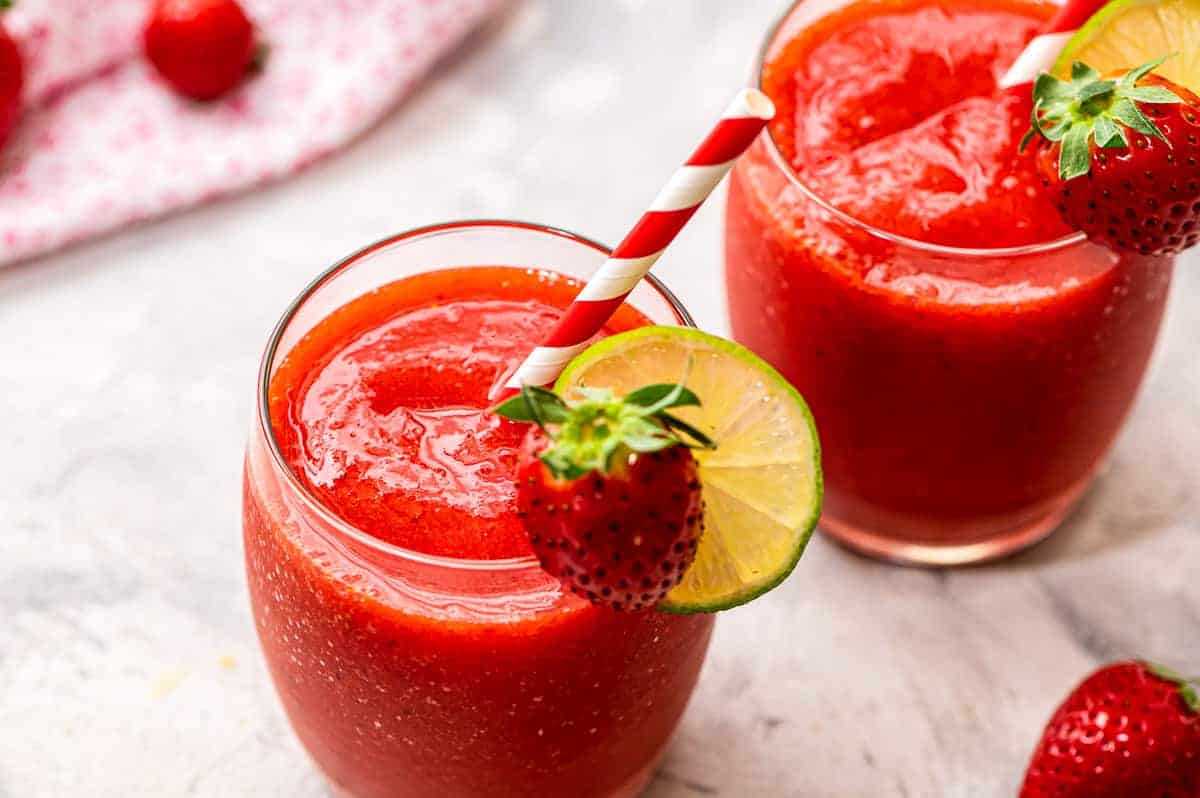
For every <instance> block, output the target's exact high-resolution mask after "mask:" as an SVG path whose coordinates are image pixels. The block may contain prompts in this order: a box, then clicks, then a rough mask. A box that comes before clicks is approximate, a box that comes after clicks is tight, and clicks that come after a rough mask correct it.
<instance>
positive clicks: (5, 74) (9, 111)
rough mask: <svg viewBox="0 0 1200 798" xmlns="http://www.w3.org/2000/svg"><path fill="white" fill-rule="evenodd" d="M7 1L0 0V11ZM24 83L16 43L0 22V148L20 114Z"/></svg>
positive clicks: (22, 69) (22, 68)
mask: <svg viewBox="0 0 1200 798" xmlns="http://www.w3.org/2000/svg"><path fill="white" fill-rule="evenodd" d="M9 5H10V3H9V2H8V0H0V9H5V8H8V7H9ZM24 83H25V68H24V66H23V65H22V63H21V53H20V51H19V50H18V49H17V43H16V42H14V41H13V39H12V36H10V35H9V34H8V30H6V29H5V27H4V23H3V21H0V147H3V146H4V142H6V141H7V140H8V137H9V134H11V133H12V130H13V128H14V127H16V124H17V117H18V116H20V113H21V89H22V87H23V86H24Z"/></svg>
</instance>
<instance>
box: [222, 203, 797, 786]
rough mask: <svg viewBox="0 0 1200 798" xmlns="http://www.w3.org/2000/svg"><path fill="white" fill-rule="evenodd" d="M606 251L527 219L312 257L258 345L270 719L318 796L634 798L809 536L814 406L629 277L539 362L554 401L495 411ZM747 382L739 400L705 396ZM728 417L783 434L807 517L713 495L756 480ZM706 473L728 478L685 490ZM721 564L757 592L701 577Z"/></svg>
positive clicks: (259, 553) (254, 554)
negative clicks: (627, 288)
mask: <svg viewBox="0 0 1200 798" xmlns="http://www.w3.org/2000/svg"><path fill="white" fill-rule="evenodd" d="M605 254H606V250H604V249H603V248H602V247H600V246H598V245H596V244H594V243H591V242H589V241H587V240H585V239H582V238H579V237H577V236H574V235H571V234H568V233H564V232H561V231H557V230H553V229H549V228H544V227H538V226H533V225H527V224H521V223H513V222H461V223H450V224H444V225H440V226H436V227H431V228H426V229H422V230H417V231H414V232H410V233H407V234H404V235H400V236H397V237H395V238H392V239H389V240H386V241H383V242H381V243H379V244H376V245H374V246H371V247H369V248H367V249H365V250H363V251H361V252H359V253H357V254H355V255H353V256H351V257H350V258H348V259H346V260H345V261H343V262H341V263H339V264H337V265H336V266H335V267H333V268H332V269H331V270H330V271H328V272H326V273H325V274H324V275H322V276H321V277H320V278H319V279H318V280H317V281H316V282H314V283H313V284H312V285H311V286H310V287H309V288H308V289H307V290H306V291H305V292H304V293H303V294H302V295H301V296H300V298H299V299H297V300H296V302H295V303H294V304H293V305H292V306H291V308H289V309H288V311H287V312H286V314H285V315H284V317H283V319H282V321H281V322H280V323H279V325H278V327H277V328H276V330H275V332H274V334H273V335H272V337H271V340H270V343H269V345H268V348H267V351H266V355H265V357H264V361H263V366H262V372H261V375H260V381H261V382H260V386H259V391H260V397H259V405H258V416H257V421H256V424H255V425H254V429H253V431H252V434H251V438H250V443H249V447H248V452H247V457H246V468H245V488H244V536H245V554H246V569H247V574H248V578H249V584H250V595H251V601H252V607H253V613H254V619H255V624H256V627H257V631H258V634H259V638H260V641H261V644H262V648H263V652H264V654H265V656H266V661H267V664H268V667H269V669H270V673H271V676H272V678H273V680H274V682H275V686H276V689H277V691H278V693H279V696H280V699H281V701H282V704H283V707H284V709H285V711H286V713H287V715H288V717H289V719H290V720H291V723H292V725H293V727H294V729H295V731H296V734H297V735H298V737H299V738H300V740H301V742H302V743H303V744H304V746H305V748H306V749H307V750H308V752H309V754H310V755H311V756H312V758H313V760H314V761H315V762H316V763H317V765H318V766H319V767H320V768H321V770H322V771H323V772H324V773H325V775H326V776H327V777H328V779H329V780H330V782H331V783H332V784H333V785H334V787H335V790H336V791H337V792H338V794H340V795H345V796H352V797H353V798H493V797H494V798H501V797H504V798H510V797H511V798H534V796H537V797H539V798H540V797H542V796H560V795H561V796H567V795H570V796H578V797H579V798H609V797H610V796H633V795H635V794H637V793H638V792H639V791H640V790H641V788H642V787H643V786H644V785H645V784H646V782H647V781H648V780H649V778H650V777H651V775H652V771H653V768H654V766H655V764H656V762H657V761H658V759H659V757H660V755H661V754H662V753H663V750H664V747H665V746H666V744H667V741H668V739H669V738H670V736H671V733H672V732H673V730H674V729H675V727H676V725H677V723H678V722H679V720H680V717H681V715H682V713H683V711H684V707H685V706H686V704H687V702H688V699H689V697H690V695H691V693H692V690H693V688H694V686H695V684H696V679H697V677H698V675H699V673H700V668H701V665H702V664H703V662H704V657H705V652H706V650H707V648H708V644H709V637H710V634H711V632H712V627H713V616H712V615H711V614H709V611H710V610H715V609H721V608H723V607H724V606H732V605H734V604H736V603H740V602H742V601H745V600H748V599H749V598H753V597H754V595H757V594H758V593H761V592H764V591H765V590H766V589H769V588H770V587H772V586H773V585H774V584H775V583H777V582H778V581H780V580H781V579H782V578H783V576H785V575H786V573H787V572H788V571H790V569H791V567H792V566H793V565H794V564H795V560H796V558H798V557H799V554H800V551H801V550H802V549H803V544H804V542H805V541H806V540H807V537H808V534H809V532H810V531H811V528H812V526H813V525H814V524H815V520H816V514H817V512H818V507H819V499H820V495H819V471H818V469H819V465H818V461H817V455H816V451H815V447H816V439H815V435H813V434H812V428H811V416H810V415H809V414H808V412H807V409H806V408H804V407H803V402H802V401H800V400H799V397H798V396H796V395H795V392H794V391H793V390H792V389H791V388H790V387H786V388H785V387H784V385H785V384H783V383H782V380H781V379H780V378H778V375H775V374H774V373H773V372H769V371H768V372H760V371H756V370H755V369H758V368H759V367H760V366H761V368H763V369H766V368H768V367H766V366H765V364H762V363H761V361H757V359H755V358H753V356H751V355H749V354H748V353H740V348H737V347H736V346H735V345H733V344H730V343H728V342H721V341H719V340H718V339H712V338H711V336H706V335H705V334H703V333H700V332H699V331H696V330H686V329H683V328H686V327H689V326H690V325H691V320H690V318H689V317H688V314H687V312H686V311H685V310H684V309H683V307H681V306H680V304H679V302H678V301H677V300H676V299H675V298H674V297H673V296H672V295H671V294H670V292H669V291H667V289H666V288H664V287H663V286H662V285H661V284H660V283H658V282H656V281H654V280H653V279H649V280H646V281H643V282H642V283H640V284H639V286H638V287H637V288H636V289H635V290H634V292H633V293H632V295H631V296H630V297H629V299H628V300H627V301H626V303H625V304H624V305H623V306H621V308H620V309H619V310H618V311H617V313H616V314H615V315H614V316H613V317H612V318H611V320H609V322H608V323H607V325H606V326H605V328H604V329H603V331H602V332H601V333H600V334H599V336H597V337H598V338H601V339H604V340H603V341H602V345H603V346H604V347H605V348H604V349H600V347H593V348H594V349H596V350H597V354H595V355H590V354H589V353H591V352H592V350H590V349H589V350H588V352H586V353H584V355H582V356H580V358H579V359H578V360H577V361H576V362H575V363H573V364H572V366H571V368H570V369H568V371H569V372H570V375H568V374H564V375H563V379H566V380H569V381H571V383H572V384H575V385H578V386H580V390H579V392H578V393H577V395H571V394H565V393H564V394H563V396H568V395H571V396H573V398H572V399H571V401H570V403H568V401H567V400H566V399H563V398H559V396H558V395H556V394H554V393H551V392H549V391H547V390H545V389H537V390H534V389H531V388H530V389H526V390H525V391H524V392H522V393H521V394H518V395H517V396H516V397H513V398H512V399H509V400H508V401H507V402H506V403H505V404H504V405H502V406H501V407H500V410H501V411H504V409H505V408H507V411H506V415H508V416H511V417H513V418H515V420H511V419H510V418H505V417H503V416H502V415H501V414H500V413H498V412H493V407H492V405H493V404H495V400H494V398H493V397H494V396H495V391H494V389H495V388H496V386H498V385H501V384H503V381H504V380H505V379H506V378H507V376H508V375H509V374H511V373H512V372H513V370H514V368H515V367H516V365H517V364H518V363H520V362H521V360H522V359H523V358H524V357H525V355H527V354H528V353H529V352H530V350H531V349H532V348H533V347H534V346H535V345H536V344H538V343H539V342H540V340H541V339H542V338H543V337H544V336H545V334H546V333H547V331H548V330H549V329H550V328H551V327H552V325H553V324H554V323H555V321H556V320H557V319H558V318H559V316H560V313H561V309H562V308H563V307H565V306H566V305H567V304H568V303H569V302H570V300H571V299H572V298H573V297H574V295H575V294H576V292H577V291H578V290H579V286H580V282H579V278H581V277H584V276H586V275H588V274H590V273H591V271H592V270H593V269H594V268H595V267H596V266H597V265H598V264H599V263H600V262H601V261H602V260H603V259H604V256H605ZM550 269H552V270H550ZM655 324H657V325H661V326H650V325H655ZM624 331H628V332H625V334H624V335H620V336H617V335H614V334H617V333H622V332H624ZM680 341H683V342H685V344H684V345H683V346H682V347H681V346H679V345H678V344H679V342H680ZM735 350H738V353H737V355H736V356H730V355H729V352H731V351H735ZM672 352H674V354H672ZM577 363H578V364H580V365H578V366H577V365H576V364H577ZM730 364H733V365H732V370H731V366H730ZM630 366H632V367H633V368H632V371H633V372H635V373H634V374H626V372H627V371H629V367H630ZM571 369H573V371H571ZM658 373H661V374H664V375H667V374H669V375H673V376H674V378H676V381H678V378H680V377H681V376H687V387H684V386H683V385H682V384H677V385H667V384H666V381H659V382H660V383H661V384H657V385H656V384H653V383H654V380H653V378H654V377H655V375H656V374H658ZM764 374H765V375H766V377H764ZM623 375H624V376H623ZM688 375H690V376H688ZM739 375H741V376H739ZM748 375H750V376H748ZM647 378H649V380H650V382H651V383H652V384H650V385H649V386H648V388H647V389H646V390H643V391H642V392H641V393H639V394H634V395H630V396H628V397H626V398H627V401H622V400H621V399H620V398H619V397H620V396H624V395H625V394H626V393H628V391H629V389H630V387H631V384H630V383H628V382H627V381H628V380H631V379H637V380H639V381H641V380H645V379H647ZM750 382H756V383H757V384H758V385H759V390H757V391H753V390H742V391H740V394H749V395H752V396H751V398H749V399H747V400H743V399H742V398H731V397H732V396H733V395H732V394H731V395H730V397H723V396H722V395H721V391H722V390H732V389H734V388H737V387H738V386H739V384H740V386H741V388H743V389H745V387H746V385H747V384H749V383H750ZM560 383H561V380H560ZM764 384H770V385H775V386H776V387H774V388H769V389H768V390H767V391H766V392H765V393H764V389H763V387H762V386H763V385H764ZM693 391H694V392H693ZM701 392H703V393H707V394H708V395H709V396H710V397H712V399H713V401H712V402H710V403H706V404H705V406H704V409H703V410H702V409H701V407H698V406H697V405H698V403H699V401H700V400H699V399H698V398H697V394H700V393H701ZM740 394H739V396H740ZM744 401H749V402H751V404H750V405H747V406H745V407H742V405H741V404H739V403H742V402H744ZM723 405H724V407H725V410H724V411H723V412H726V413H727V414H731V415H732V416H736V417H738V418H739V419H740V421H739V424H738V429H737V432H736V433H730V434H723V433H722V429H721V427H722V426H723V422H722V421H721V417H720V415H719V412H718V411H721V408H722V406H723ZM668 411H669V412H668ZM768 411H770V412H768ZM706 413H707V415H706ZM714 414H717V415H714ZM785 416H786V417H787V419H790V420H787V419H785V418H784V417H785ZM756 418H757V419H758V421H755V419H756ZM685 419H687V420H685ZM530 420H536V421H538V422H540V423H539V424H532V423H526V422H527V421H530ZM597 420H599V421H597ZM609 422H611V426H604V425H605V424H608V423H609ZM789 425H790V426H789ZM601 426H603V429H602V430H600V427H601ZM788 429H791V430H792V432H791V433H788V432H787V430H788ZM597 430H600V431H597ZM701 430H704V431H701ZM755 430H757V432H755ZM746 434H751V435H759V436H762V435H772V436H774V437H775V438H776V440H777V441H782V440H785V439H791V440H797V441H798V443H797V447H796V451H797V452H801V453H802V454H803V457H801V455H800V454H798V455H797V457H796V460H797V461H798V460H800V459H803V460H804V461H805V462H806V463H807V468H808V474H809V476H808V479H807V484H808V486H809V489H808V491H807V494H806V502H807V505H806V506H807V510H806V511H805V512H803V513H801V512H798V511H796V510H795V507H796V505H795V503H794V502H791V501H790V500H789V501H788V502H779V501H776V502H774V504H773V505H770V506H768V507H766V508H765V511H763V512H765V515H761V513H760V515H761V517H759V516H755V515H754V514H755V513H759V512H760V511H758V510H751V509H746V508H742V509H740V510H738V509H737V507H741V506H742V505H741V504H740V500H739V499H737V496H739V495H744V494H746V493H747V492H749V493H750V494H753V493H754V490H755V489H756V488H755V486H756V485H758V482H757V481H754V480H751V481H750V483H749V485H750V487H746V484H747V483H746V481H745V474H747V473H750V472H753V471H754V468H755V467H754V465H753V463H751V462H750V460H749V459H747V458H750V457H752V456H753V452H755V451H757V450H758V448H759V447H757V446H756V445H755V441H754V440H753V439H747V438H746ZM709 436H712V437H711V438H710V437H709ZM789 436H790V437H789ZM797 436H798V437H797ZM600 438H603V440H600ZM714 439H715V442H714ZM800 439H802V440H800ZM682 442H687V443H688V444H689V445H690V446H692V447H695V448H685V447H684V446H683V445H681V444H682ZM726 443H727V444H728V445H725V444H726ZM714 446H715V447H716V448H712V447H714ZM693 451H696V452H697V453H698V454H697V456H696V457H693V455H692V452H693ZM782 451H784V452H785V453H786V451H788V449H787V447H786V446H784V447H782ZM722 457H723V458H724V460H722V459H721V458H722ZM698 461H699V462H700V468H701V469H707V471H706V472H705V473H704V474H701V473H699V472H698V469H697V462H698ZM774 461H776V462H786V461H788V458H787V457H776V458H775V459H774ZM551 463H552V464H553V466H554V468H551V467H550V465H549V464H551ZM774 467H775V466H772V467H771V468H774ZM791 467H792V468H793V471H792V473H790V474H789V475H788V478H789V480H790V481H793V482H794V481H795V477H796V472H795V470H794V469H795V468H797V467H798V466H797V465H796V463H795V462H793V463H792V464H791ZM770 471H771V469H770V468H768V469H766V470H765V471H761V475H765V476H766V477H768V478H769V476H770ZM701 479H704V480H710V479H711V480H716V481H722V480H724V481H723V482H722V484H723V485H724V488H725V492H724V493H721V494H720V495H719V496H718V497H717V501H715V502H713V501H710V500H709V498H710V497H709V495H708V494H709V488H708V486H707V483H706V485H705V486H704V488H703V494H704V495H703V498H702V496H701V485H700V482H701ZM518 480H520V485H519V484H518ZM519 487H520V489H519ZM751 500H753V496H751ZM752 503H757V502H752ZM735 505H736V507H735ZM731 508H733V509H731ZM776 517H778V518H779V519H780V520H773V519H775V518H776ZM714 519H715V520H714ZM706 526H707V527H710V529H709V531H707V532H705V531H704V527H706ZM712 527H716V531H713V530H712ZM743 527H744V528H746V529H751V531H750V532H743V531H742V530H743ZM723 535H729V536H730V538H731V540H732V542H731V543H729V544H728V545H725V544H724V543H723V542H722V541H723ZM742 543H745V544H746V545H747V546H751V547H752V550H747V551H745V552H742V553H741V554H738V553H737V551H736V550H737V547H738V546H739V545H741V544H742ZM772 546H774V547H775V548H772ZM718 548H719V549H720V550H719V551H717V549H718ZM706 551H707V552H708V553H706ZM713 551H716V553H715V554H713ZM764 557H766V558H775V560H777V561H778V567H774V568H771V567H761V562H760V561H761V560H762V559H763V558H764ZM735 558H736V559H739V560H741V561H745V562H749V563H751V565H752V568H751V569H750V570H752V571H753V572H754V573H755V574H758V573H761V574H763V575H764V576H765V577H768V578H769V582H768V581H763V582H756V583H753V584H751V583H748V582H745V581H744V580H743V581H742V582H741V583H737V582H738V580H737V578H736V574H735V573H733V571H732V569H733V567H734V566H733V565H730V566H729V569H730V570H729V572H728V573H721V564H722V563H726V564H730V563H733V562H734V560H735ZM701 563H705V565H704V567H699V565H700V564H701ZM751 581H753V580H751ZM717 583H721V584H723V585H724V586H725V588H724V589H725V590H726V592H724V593H721V592H720V591H718V593H716V594H714V593H713V590H712V588H711V586H712V585H714V584H717ZM706 585H708V586H709V587H706ZM709 599H712V600H711V601H709ZM659 604H663V607H665V608H667V609H671V610H672V612H667V611H663V607H658V608H656V606H655V605H659Z"/></svg>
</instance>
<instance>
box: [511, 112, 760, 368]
mask: <svg viewBox="0 0 1200 798" xmlns="http://www.w3.org/2000/svg"><path fill="white" fill-rule="evenodd" d="M774 116H775V106H774V104H773V103H772V102H771V100H770V98H768V97H767V96H766V95H765V94H763V93H762V92H761V91H758V90H757V89H743V90H742V91H740V92H738V95H737V97H735V98H734V100H733V102H732V103H731V104H730V106H729V108H728V110H726V111H725V114H724V115H723V116H722V117H721V121H719V122H718V123H717V125H716V127H714V128H713V130H712V132H711V133H709V134H708V137H707V138H706V139H704V141H702V142H701V143H700V146H699V147H697V148H696V151H695V152H693V153H692V157H690V158H688V159H687V161H686V162H685V163H684V164H683V166H681V167H679V169H678V171H676V172H675V174H674V175H672V176H671V179H670V181H669V182H668V183H667V185H666V186H665V187H664V188H663V190H662V191H660V192H659V194H658V197H657V198H656V199H655V200H654V202H653V203H651V205H650V207H649V208H648V209H647V210H646V212H645V213H643V214H642V216H641V218H640V219H638V222H637V224H636V225H634V227H633V229H632V230H630V231H629V234H628V235H627V236H625V240H623V241H622V242H621V243H620V244H618V245H617V248H616V249H614V250H613V253H612V255H611V256H610V257H609V259H608V260H606V261H605V262H604V263H603V264H602V265H601V266H600V268H599V269H598V270H597V271H596V273H595V274H593V275H592V277H591V279H590V280H588V282H587V284H586V285H585V286H584V287H583V290H581V291H580V292H579V295H578V296H576V297H575V299H574V301H573V302H571V304H570V306H568V307H567V310H566V312H565V313H564V315H563V317H562V319H561V320H560V321H559V323H558V326H557V327H555V328H554V331H553V332H551V333H550V336H549V337H548V338H547V339H546V340H545V341H544V342H543V343H542V345H541V346H539V347H538V348H537V349H534V350H533V352H531V353H530V354H529V357H527V358H526V359H525V362H524V363H522V364H521V365H520V367H519V368H517V370H516V372H514V373H513V375H512V377H511V378H510V379H509V380H508V382H506V383H505V385H504V387H505V389H506V391H509V392H511V391H514V390H518V389H520V387H521V386H522V385H546V384H548V383H550V382H552V381H554V379H555V378H557V377H558V375H559V374H561V373H562V370H563V368H565V367H566V365H567V363H569V362H571V359H572V358H574V357H575V356H576V355H577V354H579V353H580V352H582V351H583V350H584V349H586V348H587V345H588V342H589V341H590V340H591V338H592V336H594V335H595V334H596V333H598V332H599V331H600V329H601V328H602V327H603V326H604V323H605V322H607V321H608V319H609V317H610V316H612V314H613V313H614V312H616V310H617V308H618V307H620V305H621V303H622V302H624V301H625V297H626V296H628V295H629V292H630V291H632V290H633V288H634V286H635V285H637V283H638V281H639V280H641V279H642V277H644V276H645V275H646V272H648V271H650V267H651V266H653V265H654V263H655V261H657V260H658V258H659V256H661V255H662V253H663V250H664V249H666V248H667V245H668V244H670V243H671V241H673V240H674V239H675V236H676V235H678V234H679V231H680V230H681V229H683V226H684V225H685V224H687V222H688V220H689V219H691V218H692V215H693V214H694V213H695V212H696V209H697V208H699V207H700V205H701V204H702V203H703V202H704V200H705V199H707V198H708V195H709V194H711V193H712V191H713V189H714V188H716V187H717V184H718V183H720V182H721V178H723V177H724V176H725V174H726V173H727V172H728V171H729V170H730V169H731V168H732V167H733V162H734V161H735V160H737V157H738V156H739V155H741V154H742V153H743V152H745V150H746V148H747V147H749V146H750V144H751V143H752V142H753V141H754V139H755V138H757V136H758V134H759V133H760V132H761V131H762V129H763V127H764V126H765V125H766V124H767V122H768V121H770V119H771V118H772V117H774Z"/></svg>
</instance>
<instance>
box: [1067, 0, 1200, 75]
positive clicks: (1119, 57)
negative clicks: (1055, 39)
mask: <svg viewBox="0 0 1200 798" xmlns="http://www.w3.org/2000/svg"><path fill="white" fill-rule="evenodd" d="M1197 42H1200V0H1115V2H1112V3H1109V4H1108V5H1106V6H1104V8H1102V9H1100V10H1099V11H1098V12H1096V14H1095V16H1093V17H1092V18H1091V19H1089V20H1088V21H1087V22H1086V23H1085V24H1084V26H1083V27H1082V28H1080V29H1079V32H1078V33H1076V34H1075V35H1074V36H1072V37H1071V39H1070V40H1069V41H1068V42H1067V45H1066V47H1064V48H1063V52H1062V55H1061V56H1059V59H1058V63H1057V64H1056V65H1055V67H1054V72H1055V74H1057V75H1058V76H1059V77H1064V78H1065V77H1068V76H1070V73H1071V63H1072V62H1073V61H1083V62H1084V63H1086V64H1089V65H1090V66H1092V67H1093V68H1095V69H1096V70H1097V71H1099V72H1100V73H1101V74H1108V73H1110V72H1115V71H1118V70H1129V69H1133V68H1135V67H1139V66H1141V65H1142V64H1146V63H1149V62H1150V61H1153V60H1154V59H1156V58H1161V57H1163V56H1171V58H1169V59H1168V60H1167V62H1166V63H1164V64H1163V65H1162V66H1160V67H1159V68H1157V69H1156V70H1154V71H1155V72H1156V73H1157V74H1159V75H1162V76H1163V77H1165V78H1167V79H1169V80H1173V81H1175V82H1176V83H1178V84H1179V85H1181V86H1184V87H1186V88H1189V89H1192V90H1195V89H1196V88H1197V87H1200V47H1198V46H1197Z"/></svg>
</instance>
